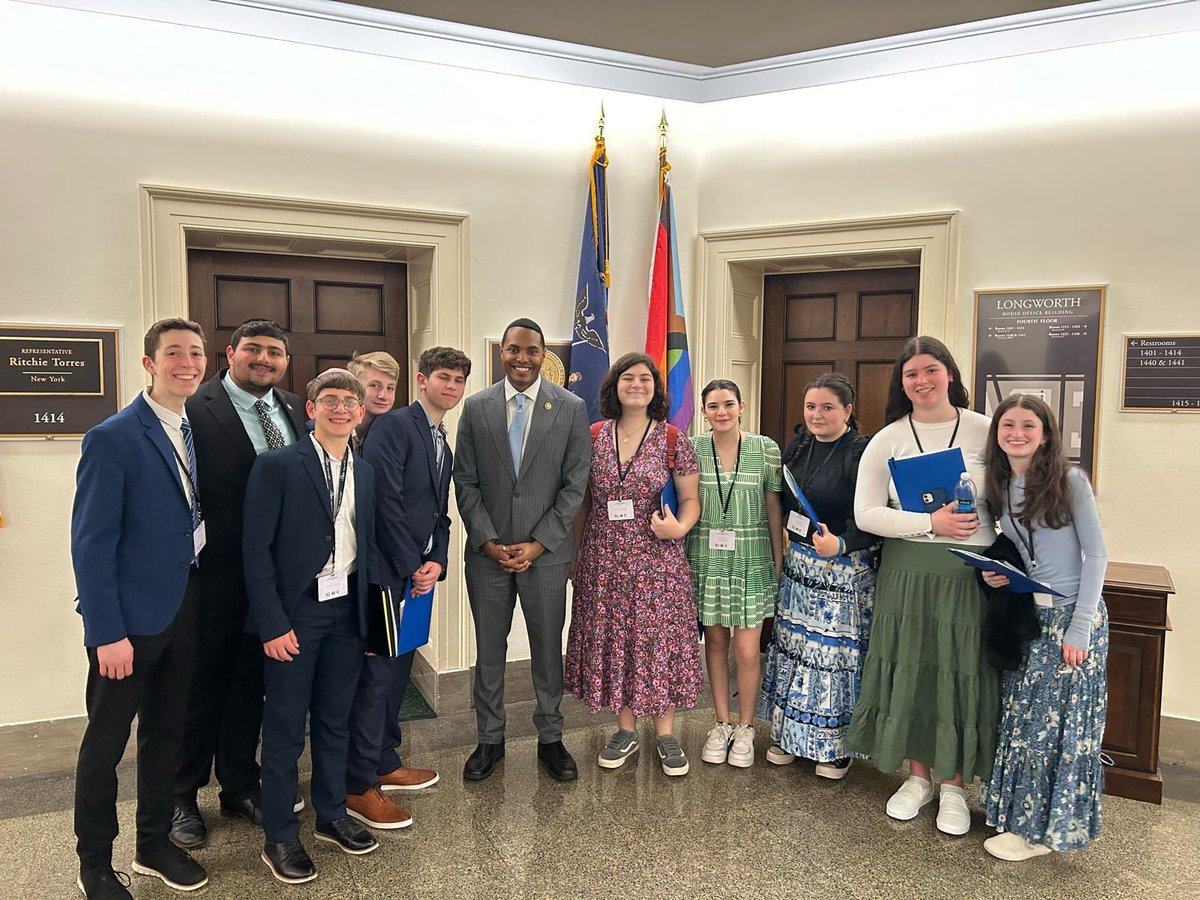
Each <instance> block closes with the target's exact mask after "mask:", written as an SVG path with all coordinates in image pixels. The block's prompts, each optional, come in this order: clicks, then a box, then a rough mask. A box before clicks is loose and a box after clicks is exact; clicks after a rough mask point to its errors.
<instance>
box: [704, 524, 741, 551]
mask: <svg viewBox="0 0 1200 900" xmlns="http://www.w3.org/2000/svg"><path fill="white" fill-rule="evenodd" d="M735 541H736V537H735V535H734V533H733V531H731V530H729V529H726V528H714V529H712V530H711V531H710V532H709V533H708V549H709V550H732V549H733V548H734V543H735Z"/></svg>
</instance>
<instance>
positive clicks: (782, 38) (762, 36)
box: [339, 0, 1084, 66]
mask: <svg viewBox="0 0 1200 900" xmlns="http://www.w3.org/2000/svg"><path fill="white" fill-rule="evenodd" d="M339 2H343V3H350V4H352V5H356V6H369V7H373V8H375V9H386V10H392V11H394V12H402V13H407V14H410V15H415V16H425V17H428V18H432V19H442V20H445V21H449V22H458V23H462V24H467V25H478V26H481V27H484V28H493V29H497V30H499V31H508V32H514V33H516V34H526V35H534V36H537V37H543V38H551V39H553V40H559V41H568V42H570V43H573V44H585V45H588V46H592V47H601V48H604V49H607V50H620V51H624V52H626V53H636V54H639V55H642V56H651V57H656V58H658V59H669V60H675V61H677V62H686V63H694V64H696V65H701V66H727V65H732V64H734V63H741V62H750V61H752V60H760V59H770V58H772V57H776V56H785V55H787V54H790V53H800V52H803V51H806V50H818V49H823V48H827V47H838V46H841V45H843V44H853V43H856V42H858V41H865V40H870V39H872V38H882V37H893V36H896V35H902V34H910V33H912V32H914V31H924V30H927V29H931V28H942V27H945V26H948V25H961V24H964V23H967V22H978V21H982V20H984V19H993V18H999V17H1002V16H1011V15H1016V14H1018V13H1026V12H1032V11H1035V10H1040V9H1051V8H1055V7H1061V6H1072V5H1075V4H1077V3H1081V2H1084V0H1058V2H1052V0H741V2H736V0H733V2H731V0H591V2H587V0H499V2H497V0H339Z"/></svg>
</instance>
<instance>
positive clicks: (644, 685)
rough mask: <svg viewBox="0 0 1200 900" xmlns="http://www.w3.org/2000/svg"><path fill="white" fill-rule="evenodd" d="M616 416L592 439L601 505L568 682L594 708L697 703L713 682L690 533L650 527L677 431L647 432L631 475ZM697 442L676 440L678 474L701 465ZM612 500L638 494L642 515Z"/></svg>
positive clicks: (586, 553) (589, 545) (590, 525)
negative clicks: (626, 512)
mask: <svg viewBox="0 0 1200 900" xmlns="http://www.w3.org/2000/svg"><path fill="white" fill-rule="evenodd" d="M613 427H614V426H613V423H612V422H605V423H604V426H603V427H602V428H601V429H600V431H599V433H598V434H597V436H596V439H595V440H594V441H593V442H592V471H591V475H590V478H589V486H590V488H591V495H592V506H591V510H590V511H589V512H588V516H587V521H586V523H585V525H584V530H583V544H582V546H581V547H580V551H579V561H578V564H577V566H576V570H575V593H574V599H573V601H572V607H571V630H570V634H569V637H568V640H567V658H566V664H565V666H564V672H563V680H564V686H565V688H566V689H567V690H568V691H570V692H571V693H573V694H574V695H575V696H576V697H579V698H580V699H581V700H583V701H584V702H585V703H586V704H587V705H588V708H589V709H591V710H592V711H593V712H599V711H600V710H601V709H606V708H607V709H612V710H619V709H620V708H621V707H623V706H628V707H629V708H630V709H631V710H633V712H634V714H635V715H639V716H643V715H656V716H657V715H663V714H665V713H666V712H667V711H668V710H669V709H671V708H672V707H685V708H686V707H691V706H694V705H695V703H696V698H697V697H699V696H700V692H701V691H702V690H703V686H704V676H703V672H702V670H701V668H700V648H699V637H698V633H697V629H696V597H695V593H694V589H693V586H692V573H691V569H690V567H689V566H688V561H687V553H686V551H685V541H683V540H677V541H661V540H659V539H658V538H656V537H655V536H654V532H653V531H651V530H650V517H651V516H652V515H653V514H654V512H655V511H656V510H658V508H659V492H660V491H661V490H662V487H663V485H664V484H666V481H667V478H668V477H669V476H670V474H671V473H670V471H669V470H668V468H667V429H666V427H665V426H664V424H663V423H659V424H658V425H657V426H656V427H655V428H654V430H653V431H652V432H651V433H650V435H649V437H647V438H646V442H645V444H644V445H643V446H642V449H641V452H640V453H639V454H638V455H637V457H636V458H635V459H634V460H633V462H632V465H631V466H630V468H629V470H628V471H627V472H626V474H625V478H624V481H623V482H621V481H620V480H619V477H618V472H617V463H616V455H615V448H614V447H613V438H612V430H613ZM698 470H699V469H698V466H697V464H696V454H695V452H694V451H693V450H692V444H691V441H689V440H688V439H687V436H686V435H683V434H680V435H679V436H678V439H677V441H676V443H675V472H676V473H678V474H680V475H694V474H695V473H696V472H697V471H698ZM609 500H633V508H634V517H633V518H632V519H630V520H626V521H616V522H613V521H609V518H608V501H609Z"/></svg>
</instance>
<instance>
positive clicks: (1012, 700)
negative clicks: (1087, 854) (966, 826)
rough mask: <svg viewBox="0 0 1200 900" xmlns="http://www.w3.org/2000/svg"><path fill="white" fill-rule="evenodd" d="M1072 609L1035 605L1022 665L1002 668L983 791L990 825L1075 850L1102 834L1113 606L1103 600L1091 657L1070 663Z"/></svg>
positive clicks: (1095, 623)
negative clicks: (1036, 631) (1067, 640)
mask: <svg viewBox="0 0 1200 900" xmlns="http://www.w3.org/2000/svg"><path fill="white" fill-rule="evenodd" d="M1074 612H1075V608H1074V607H1073V606H1065V607H1061V608H1059V609H1049V608H1038V610H1037V616H1038V621H1039V622H1040V623H1041V626H1042V633H1041V635H1039V636H1038V637H1037V638H1034V640H1033V641H1032V642H1030V645H1029V652H1028V654H1027V655H1026V657H1025V659H1024V661H1023V662H1022V664H1021V666H1020V668H1018V669H1015V670H1013V671H1011V672H1006V673H1005V674H1004V679H1003V686H1002V693H1001V699H1000V727H999V734H998V735H997V746H996V762H995V765H994V767H993V769H992V780H991V783H990V784H989V785H987V786H986V789H985V790H984V792H983V793H984V810H985V811H986V813H987V821H988V824H989V825H991V826H993V827H995V828H998V829H1000V830H1001V831H1011V832H1012V833H1013V834H1018V835H1020V836H1021V837H1023V838H1025V840H1027V841H1029V843H1031V844H1042V845H1044V846H1047V847H1049V848H1050V849H1052V850H1078V849H1081V848H1083V847H1086V846H1087V845H1088V842H1089V841H1091V840H1092V839H1094V838H1095V837H1097V836H1098V835H1099V834H1100V794H1101V793H1102V792H1103V788H1104V767H1103V765H1102V764H1101V762H1100V743H1101V741H1102V740H1103V739H1104V720H1105V716H1106V713H1107V712H1108V678H1107V672H1106V665H1107V662H1108V611H1107V609H1106V608H1105V606H1104V601H1103V600H1101V601H1100V607H1099V609H1098V610H1097V611H1096V618H1095V620H1094V621H1093V623H1092V645H1091V647H1090V648H1089V649H1088V655H1087V658H1086V659H1085V660H1084V661H1083V664H1082V665H1080V666H1078V667H1076V668H1074V669H1071V668H1068V667H1067V666H1066V665H1064V663H1063V655H1062V642H1063V635H1064V634H1065V633H1066V630H1067V626H1069V625H1070V624H1071V616H1072V615H1073V614H1074Z"/></svg>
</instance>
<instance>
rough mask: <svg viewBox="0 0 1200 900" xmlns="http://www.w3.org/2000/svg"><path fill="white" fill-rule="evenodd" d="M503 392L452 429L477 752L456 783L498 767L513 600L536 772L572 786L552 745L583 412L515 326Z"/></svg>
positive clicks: (507, 339)
mask: <svg viewBox="0 0 1200 900" xmlns="http://www.w3.org/2000/svg"><path fill="white" fill-rule="evenodd" d="M500 344H501V347H500V359H501V362H502V363H503V365H504V371H505V373H506V377H505V379H504V381H502V382H499V383H497V384H494V385H492V386H491V387H489V388H485V389H484V390H482V391H479V392H478V393H476V394H474V395H472V396H471V397H468V398H467V400H466V402H465V403H464V404H463V412H462V418H461V419H460V420H459V423H458V442H457V446H456V448H455V455H454V487H455V496H456V497H457V499H458V511H459V514H460V515H461V516H462V520H463V522H464V523H465V524H466V526H467V549H466V576H467V594H468V595H469V597H470V601H471V614H472V617H473V618H474V620H475V644H476V660H475V694H474V696H475V717H476V721H477V725H478V730H479V746H478V747H476V748H475V752H474V753H472V754H471V757H470V759H468V760H467V764H466V767H465V768H464V769H463V778H465V779H466V780H468V781H482V780H483V779H484V778H487V777H488V776H489V775H490V774H492V770H493V769H494V768H495V766H496V763H498V762H499V761H500V760H501V759H503V758H504V722H505V719H504V667H505V661H506V657H507V651H508V632H509V629H510V628H511V627H512V615H513V609H514V607H515V606H516V601H517V595H518V594H520V597H521V611H522V612H523V613H524V615H525V624H526V627H527V629H528V632H529V649H530V655H531V657H532V658H531V660H530V666H531V668H532V670H533V687H534V692H535V693H536V694H537V710H536V711H535V712H534V715H533V721H534V724H536V725H537V730H538V761H539V762H541V763H542V764H543V765H545V766H546V769H547V771H548V772H549V773H550V775H551V776H553V777H554V778H556V779H558V780H559V781H570V780H571V779H573V778H576V777H578V774H579V773H578V769H577V768H576V766H575V760H574V759H572V758H571V754H570V753H568V752H567V749H566V747H564V746H563V742H562V722H563V717H562V715H561V714H560V713H559V711H558V707H559V704H560V702H561V701H562V630H563V623H564V620H565V618H566V607H567V574H568V569H569V568H570V565H571V561H572V560H573V559H574V558H575V541H574V537H573V534H572V528H573V525H574V521H575V514H576V513H577V512H578V511H579V506H580V503H582V501H583V493H584V490H585V489H586V488H587V480H588V469H589V467H590V465H591V459H592V448H591V435H590V433H589V430H588V417H587V408H586V406H585V405H584V402H583V401H582V400H580V399H579V398H578V397H576V396H575V395H573V394H571V393H570V392H569V391H566V390H564V389H563V388H560V387H559V386H558V385H556V384H552V383H550V382H548V381H545V380H543V379H542V377H541V369H542V359H543V357H544V354H545V350H546V342H545V338H544V336H543V335H542V329H541V328H539V327H538V325H537V323H536V322H533V321H531V320H529V319H517V320H516V321H514V322H512V323H511V324H510V325H509V326H508V327H507V328H506V329H504V336H503V337H502V338H501V341H500Z"/></svg>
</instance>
